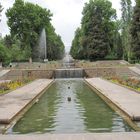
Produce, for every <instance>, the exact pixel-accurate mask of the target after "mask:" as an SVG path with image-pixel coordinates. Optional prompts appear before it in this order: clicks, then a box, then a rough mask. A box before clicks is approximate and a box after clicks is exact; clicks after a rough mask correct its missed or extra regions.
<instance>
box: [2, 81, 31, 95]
mask: <svg viewBox="0 0 140 140" xmlns="http://www.w3.org/2000/svg"><path fill="white" fill-rule="evenodd" d="M31 81H32V80H31V79H24V80H15V81H10V82H4V83H0V94H4V93H7V92H8V91H10V90H15V89H16V88H18V87H21V86H23V85H25V84H27V83H29V82H31Z"/></svg>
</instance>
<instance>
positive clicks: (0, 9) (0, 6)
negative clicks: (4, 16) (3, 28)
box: [0, 3, 3, 22]
mask: <svg viewBox="0 0 140 140" xmlns="http://www.w3.org/2000/svg"><path fill="white" fill-rule="evenodd" d="M2 10H3V8H2V5H1V3H0V16H1V12H2ZM0 22H1V19H0Z"/></svg>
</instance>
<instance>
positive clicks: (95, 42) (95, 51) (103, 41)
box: [71, 0, 116, 60]
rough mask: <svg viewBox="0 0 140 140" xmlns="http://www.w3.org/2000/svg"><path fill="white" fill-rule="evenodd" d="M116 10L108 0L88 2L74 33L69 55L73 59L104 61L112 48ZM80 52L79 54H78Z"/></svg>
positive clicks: (91, 0)
mask: <svg viewBox="0 0 140 140" xmlns="http://www.w3.org/2000/svg"><path fill="white" fill-rule="evenodd" d="M115 18H116V10H115V9H113V8H112V4H111V2H109V1H108V0H94V1H93V0H90V2H89V3H86V4H85V7H84V9H83V18H82V26H81V29H80V31H79V29H78V30H77V31H76V34H75V38H74V40H73V43H72V48H71V55H72V56H73V57H75V58H79V55H82V56H80V57H81V58H85V59H90V60H96V59H104V58H105V57H106V56H107V55H108V54H109V53H110V50H111V48H112V44H113V40H112V34H113V32H112V31H113V30H114V28H115V23H114V19H115ZM79 52H80V53H79Z"/></svg>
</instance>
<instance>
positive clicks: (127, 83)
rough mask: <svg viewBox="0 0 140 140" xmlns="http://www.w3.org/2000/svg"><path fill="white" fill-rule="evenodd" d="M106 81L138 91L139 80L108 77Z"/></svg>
mask: <svg viewBox="0 0 140 140" xmlns="http://www.w3.org/2000/svg"><path fill="white" fill-rule="evenodd" d="M107 80H110V81H112V82H114V83H118V84H121V85H124V86H127V87H129V88H132V89H134V90H137V91H140V79H137V78H128V77H109V78H107Z"/></svg>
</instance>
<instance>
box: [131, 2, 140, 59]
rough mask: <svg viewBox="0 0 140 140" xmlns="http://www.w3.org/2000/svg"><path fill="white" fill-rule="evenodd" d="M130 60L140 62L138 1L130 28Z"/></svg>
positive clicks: (139, 8)
mask: <svg viewBox="0 0 140 140" xmlns="http://www.w3.org/2000/svg"><path fill="white" fill-rule="evenodd" d="M131 35H132V58H133V59H135V60H138V61H140V0H136V6H135V7H134V14H133V20H132V27H131Z"/></svg>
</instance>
